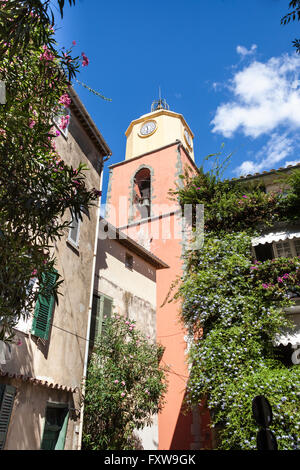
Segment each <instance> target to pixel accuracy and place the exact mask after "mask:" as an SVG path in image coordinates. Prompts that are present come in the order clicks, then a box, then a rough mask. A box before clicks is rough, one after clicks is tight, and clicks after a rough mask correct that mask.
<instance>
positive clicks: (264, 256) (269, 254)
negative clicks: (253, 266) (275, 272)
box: [255, 243, 274, 261]
mask: <svg viewBox="0 0 300 470" xmlns="http://www.w3.org/2000/svg"><path fill="white" fill-rule="evenodd" d="M255 257H256V259H257V260H258V261H267V260H268V259H273V258H274V253H273V248H272V243H265V244H264V245H263V244H261V245H257V246H255Z"/></svg>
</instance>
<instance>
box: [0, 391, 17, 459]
mask: <svg viewBox="0 0 300 470" xmlns="http://www.w3.org/2000/svg"><path fill="white" fill-rule="evenodd" d="M15 394H16V389H15V387H12V386H11V385H4V384H0V450H3V449H4V445H5V441H6V435H7V430H8V425H9V422H10V417H11V412H12V409H13V404H14V400H15Z"/></svg>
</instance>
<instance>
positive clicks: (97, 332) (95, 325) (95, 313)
mask: <svg viewBox="0 0 300 470" xmlns="http://www.w3.org/2000/svg"><path fill="white" fill-rule="evenodd" d="M112 306H113V299H112V298H111V297H108V296H107V295H104V294H94V296H93V306H92V318H91V330H90V347H91V348H92V347H94V345H95V343H97V341H99V338H100V337H101V333H102V331H103V328H104V326H105V325H104V324H105V318H109V317H110V316H111V312H112Z"/></svg>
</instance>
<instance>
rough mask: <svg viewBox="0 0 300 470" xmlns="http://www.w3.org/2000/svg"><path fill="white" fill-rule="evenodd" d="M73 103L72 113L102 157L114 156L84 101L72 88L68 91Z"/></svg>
mask: <svg viewBox="0 0 300 470" xmlns="http://www.w3.org/2000/svg"><path fill="white" fill-rule="evenodd" d="M68 93H69V95H70V98H71V100H72V102H71V106H70V108H71V111H72V113H73V114H74V115H75V116H76V117H77V119H78V120H79V121H80V123H81V125H82V127H83V128H84V129H85V131H86V132H87V134H88V136H89V137H90V139H91V140H92V142H93V143H94V145H95V147H96V148H97V150H98V151H99V153H100V154H101V156H102V157H105V156H107V157H110V155H111V154H112V152H111V149H110V148H109V146H108V145H107V143H106V142H105V140H104V138H103V136H102V134H101V133H100V131H99V129H98V128H97V126H96V124H95V123H94V121H93V119H92V118H91V116H90V115H89V113H88V112H87V110H86V108H85V106H84V105H83V103H82V101H81V100H80V98H79V96H78V95H77V93H76V91H75V90H74V88H73V87H71V88H70V89H69V91H68Z"/></svg>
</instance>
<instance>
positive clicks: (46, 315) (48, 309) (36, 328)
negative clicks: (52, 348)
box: [31, 271, 57, 339]
mask: <svg viewBox="0 0 300 470" xmlns="http://www.w3.org/2000/svg"><path fill="white" fill-rule="evenodd" d="M56 279H57V271H55V272H52V273H47V274H46V275H45V276H44V279H43V285H42V289H43V290H42V292H41V293H40V294H39V296H38V299H37V302H36V306H35V311H34V317H33V321H32V327H31V333H32V334H33V335H35V336H39V337H40V338H43V339H48V337H49V331H50V326H51V319H52V312H53V307H54V296H53V294H52V289H53V287H54V285H55V282H56Z"/></svg>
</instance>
